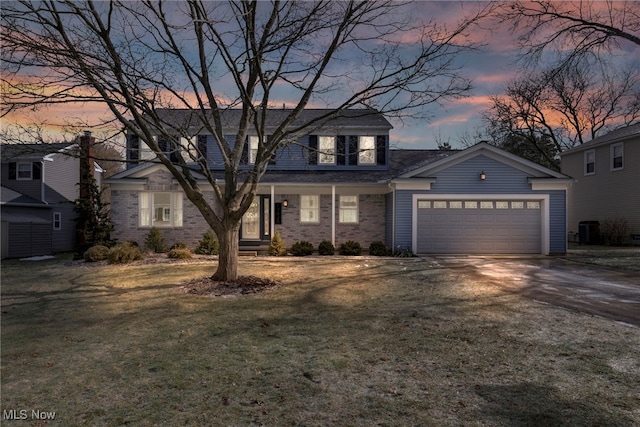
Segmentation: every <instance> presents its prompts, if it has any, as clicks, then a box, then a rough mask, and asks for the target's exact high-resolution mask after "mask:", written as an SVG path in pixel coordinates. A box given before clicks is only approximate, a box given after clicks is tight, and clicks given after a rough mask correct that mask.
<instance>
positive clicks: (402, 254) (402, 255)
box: [393, 248, 415, 258]
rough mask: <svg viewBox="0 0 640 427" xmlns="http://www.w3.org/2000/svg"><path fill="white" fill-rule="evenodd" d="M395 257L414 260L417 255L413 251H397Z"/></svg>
mask: <svg viewBox="0 0 640 427" xmlns="http://www.w3.org/2000/svg"><path fill="white" fill-rule="evenodd" d="M393 256H394V257H397V258H413V257H414V256H415V255H414V254H413V251H412V250H411V249H400V248H398V249H396V250H395V251H394V252H393Z"/></svg>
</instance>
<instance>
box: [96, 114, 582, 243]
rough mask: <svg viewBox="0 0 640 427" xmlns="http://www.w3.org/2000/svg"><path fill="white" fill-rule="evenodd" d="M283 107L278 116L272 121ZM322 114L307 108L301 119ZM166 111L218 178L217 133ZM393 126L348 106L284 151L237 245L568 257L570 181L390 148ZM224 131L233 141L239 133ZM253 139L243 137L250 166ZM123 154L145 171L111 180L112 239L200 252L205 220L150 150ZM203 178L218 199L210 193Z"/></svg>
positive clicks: (453, 155)
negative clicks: (275, 242) (158, 239)
mask: <svg viewBox="0 0 640 427" xmlns="http://www.w3.org/2000/svg"><path fill="white" fill-rule="evenodd" d="M277 111H281V113H278V112H277ZM288 112H289V111H287V110H274V111H273V113H274V114H275V116H272V117H273V120H274V123H273V125H274V126H275V125H277V123H278V117H277V114H287V113H288ZM324 113H326V110H305V111H304V112H303V115H304V117H303V119H304V120H308V119H313V118H314V117H317V116H318V115H320V114H324ZM165 114H167V115H168V116H169V115H171V116H170V117H172V120H173V121H174V123H175V125H176V127H177V128H180V127H182V129H183V130H189V132H190V133H188V134H187V135H191V136H190V137H191V138H197V140H196V139H194V141H197V142H198V145H199V147H200V150H201V151H202V152H204V153H205V155H206V158H207V160H208V164H209V165H210V169H211V171H212V173H213V175H214V177H216V178H219V179H222V178H223V168H222V159H221V156H220V153H219V152H218V151H217V146H216V145H215V144H214V141H213V139H212V136H211V135H207V134H206V133H205V132H202V131H200V130H199V129H201V128H202V126H201V125H200V124H199V123H198V122H197V120H194V119H193V117H192V116H191V114H190V112H189V111H188V110H167V111H166V112H165ZM237 114H239V113H238V112H237V111H235V110H231V111H227V112H225V117H224V120H225V121H227V122H229V123H233V122H234V120H236V119H237V117H235V116H237ZM183 123H190V126H188V127H187V126H181V124H183ZM391 128H392V126H391V125H390V123H389V122H388V121H387V120H386V119H385V118H384V117H383V115H382V114H379V113H376V112H372V111H370V110H369V111H368V112H367V114H363V111H362V110H349V111H347V112H344V113H343V116H342V117H338V118H335V119H333V120H331V121H329V122H326V123H324V124H323V125H322V126H321V127H319V128H318V129H317V130H314V131H313V132H311V134H310V135H303V136H301V137H299V138H297V141H296V143H295V144H290V145H288V146H286V147H283V148H281V149H279V150H278V152H277V153H276V156H275V157H274V159H273V160H272V162H271V164H270V165H269V167H268V171H267V173H266V174H265V175H264V177H263V178H262V180H261V183H260V185H259V188H258V195H257V197H256V198H255V200H254V203H253V205H252V206H251V208H250V209H249V211H248V212H247V213H246V214H245V216H244V219H243V222H242V227H241V231H240V247H241V250H242V249H243V248H245V249H252V250H260V249H265V248H266V247H267V246H268V244H269V241H270V239H271V237H272V236H273V234H274V232H275V231H278V232H279V233H280V235H281V236H282V238H283V239H284V241H285V243H286V244H287V245H288V246H291V245H292V244H293V243H295V242H298V241H302V240H306V241H309V242H311V243H312V244H313V245H314V246H315V247H317V245H318V244H319V243H320V242H321V241H323V240H328V241H331V242H332V243H333V244H334V245H335V246H336V247H338V246H339V245H340V244H341V243H344V242H346V241H348V240H355V241H357V242H359V243H360V244H361V245H362V246H363V248H365V249H367V248H368V246H369V245H370V244H371V243H372V242H374V241H382V242H384V243H385V244H386V245H387V246H388V247H389V248H393V249H395V250H398V249H408V250H411V251H413V252H414V253H476V254H477V253H487V254H490V253H536V254H550V253H565V252H566V248H567V246H566V245H567V242H566V233H567V230H566V216H565V215H566V188H567V186H568V185H569V184H570V182H571V180H570V179H569V178H568V177H566V176H564V175H562V174H560V173H558V172H554V171H552V170H550V169H547V168H545V167H542V166H540V165H538V164H535V163H532V162H530V161H528V160H525V159H523V158H520V157H517V156H515V155H512V154H509V153H507V152H504V151H502V150H500V149H497V148H495V147H493V146H491V145H489V144H487V143H484V142H481V143H479V144H477V145H474V146H472V147H470V148H468V149H466V150H462V151H456V150H392V149H390V146H391V145H392V142H391V141H390V140H389V131H390V129H391ZM225 133H226V134H227V135H228V136H227V138H228V139H229V140H230V141H233V138H234V136H233V135H234V134H235V132H234V129H233V128H232V127H229V129H228V132H225ZM256 138H257V137H255V136H249V137H248V138H247V143H246V144H247V145H246V147H247V150H246V151H247V156H246V157H245V160H246V162H247V164H248V165H247V167H249V164H250V163H251V161H252V154H251V152H252V149H253V147H254V146H255V145H254V144H255V141H256ZM162 144H163V145H164V146H168V145H170V144H166V143H162ZM127 148H128V149H127V158H128V160H131V161H134V162H136V161H139V164H137V165H136V164H133V165H132V167H130V168H129V169H128V170H126V171H124V172H122V173H119V174H116V175H114V176H113V177H112V178H110V179H108V180H106V182H107V183H109V184H110V186H111V197H112V198H111V213H112V217H111V218H112V221H113V224H114V227H115V232H114V237H116V238H118V239H120V240H134V241H137V242H138V243H143V242H144V239H145V237H146V235H147V234H148V232H149V230H150V228H151V227H157V228H160V229H161V230H162V235H163V236H164V238H165V240H166V242H167V243H168V244H169V245H171V244H173V243H175V242H183V243H186V244H188V245H190V246H192V247H193V246H195V245H196V243H197V241H198V240H199V239H201V238H202V235H203V234H204V233H205V231H206V230H207V229H208V226H207V224H206V223H205V221H204V219H203V218H202V217H201V215H200V213H199V212H198V211H197V209H196V208H195V207H194V206H193V205H192V204H191V203H190V202H189V200H188V199H187V198H186V197H185V196H184V193H183V192H182V191H181V189H180V186H179V185H178V184H177V181H176V180H175V179H174V178H173V177H172V176H171V175H170V173H169V172H168V171H167V170H166V169H165V168H164V167H163V166H162V165H160V164H158V163H154V162H153V161H152V159H153V155H152V153H151V152H150V151H149V150H148V149H146V148H145V146H144V144H142V143H141V142H140V141H139V140H138V139H137V138H134V137H130V138H129V140H128V147H127ZM201 182H202V188H203V191H204V194H205V197H206V198H207V199H208V200H210V201H212V202H213V201H214V200H215V199H214V194H213V191H212V189H211V186H210V185H209V184H207V183H206V181H205V180H202V181H201Z"/></svg>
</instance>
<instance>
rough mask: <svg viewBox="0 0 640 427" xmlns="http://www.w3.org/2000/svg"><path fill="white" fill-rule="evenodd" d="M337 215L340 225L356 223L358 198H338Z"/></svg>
mask: <svg viewBox="0 0 640 427" xmlns="http://www.w3.org/2000/svg"><path fill="white" fill-rule="evenodd" d="M338 215H339V221H340V222H341V223H352V224H353V223H357V222H358V196H340V205H339V211H338Z"/></svg>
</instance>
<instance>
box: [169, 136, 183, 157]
mask: <svg viewBox="0 0 640 427" xmlns="http://www.w3.org/2000/svg"><path fill="white" fill-rule="evenodd" d="M168 145H169V150H170V151H169V160H171V162H172V163H178V151H180V149H181V148H180V137H179V136H172V137H171V138H169V144H168Z"/></svg>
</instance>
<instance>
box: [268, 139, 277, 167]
mask: <svg viewBox="0 0 640 427" xmlns="http://www.w3.org/2000/svg"><path fill="white" fill-rule="evenodd" d="M270 139H271V135H267V145H268V143H269V140H270ZM276 152H277V150H276V151H274V152H273V154H272V155H271V157H269V164H270V165H275V164H276Z"/></svg>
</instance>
